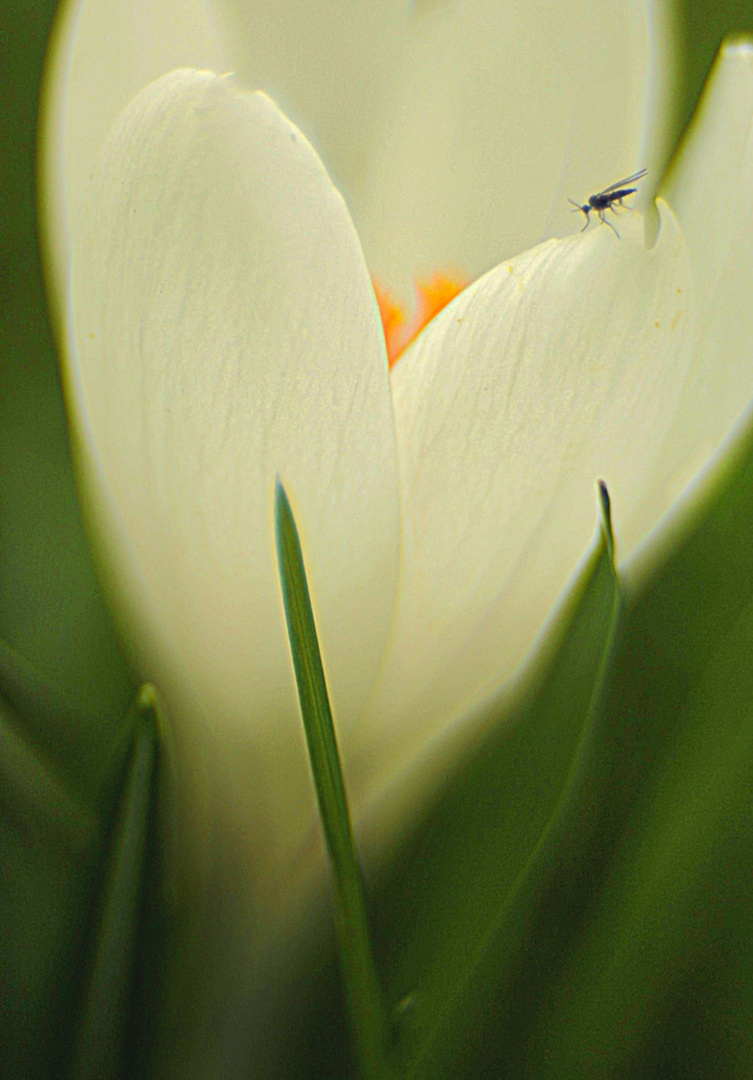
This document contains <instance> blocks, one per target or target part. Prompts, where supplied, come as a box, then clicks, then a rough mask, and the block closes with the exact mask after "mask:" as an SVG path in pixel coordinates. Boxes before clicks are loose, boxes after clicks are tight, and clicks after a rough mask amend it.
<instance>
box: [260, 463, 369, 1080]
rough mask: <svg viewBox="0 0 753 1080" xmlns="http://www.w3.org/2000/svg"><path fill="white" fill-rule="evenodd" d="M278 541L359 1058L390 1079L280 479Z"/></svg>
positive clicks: (325, 705) (313, 641)
mask: <svg viewBox="0 0 753 1080" xmlns="http://www.w3.org/2000/svg"><path fill="white" fill-rule="evenodd" d="M275 537H276V542H277V559H278V568H279V575H280V584H281V587H282V597H283V605H284V609H285V618H286V622H287V627H288V639H289V642H290V650H291V654H292V659H293V667H294V669H295V677H296V683H297V686H298V697H299V701H300V706H301V715H302V718H303V725H304V730H305V734H306V744H307V746H308V751H309V760H310V763H311V772H312V776H313V780H314V786H315V788H316V796H317V803H318V806H319V814H320V818H321V822H322V828H323V831H324V837H325V841H326V845H327V850H328V852H329V857H330V860H331V864H332V872H333V878H334V886H335V911H336V920H335V921H336V929H337V934H338V941H339V947H340V956H341V964H342V969H343V975H344V980H345V987H346V997H347V1004H348V1012H349V1015H350V1020H351V1027H352V1031H353V1038H354V1043H355V1051H356V1057H357V1059H358V1063H359V1068H360V1072H361V1075H362V1077H363V1078H364V1080H377V1078H384V1077H386V1076H387V1075H388V1069H387V1056H388V1050H389V1040H388V1026H387V1022H386V1018H385V1013H384V1007H383V1003H382V995H381V990H380V987H379V980H378V977H377V972H376V967H375V965H374V958H373V954H372V948H371V939H370V931H369V925H368V915H367V911H366V896H365V890H364V884H363V878H362V875H361V869H360V863H359V860H358V856H357V852H356V847H355V839H354V836H353V829H352V825H351V819H350V812H349V809H348V802H347V798H346V794H345V784H344V781H343V775H342V768H341V764H340V755H339V752H338V748H337V740H336V736H335V729H334V724H333V721H332V711H331V708H330V703H329V694H328V691H327V683H326V678H325V674H324V666H323V664H322V657H321V652H320V649H319V641H318V636H317V631H316V623H315V620H314V613H313V608H312V605H311V597H310V595H309V588H308V581H307V578H306V570H305V566H304V561H303V553H302V551H301V543H300V538H299V536H298V529H297V527H296V523H295V518H294V516H293V511H292V509H291V506H290V502H289V500H288V497H287V494H286V492H285V489H284V487H283V486H282V484H281V482H280V480H279V478H278V480H277V483H276V485H275Z"/></svg>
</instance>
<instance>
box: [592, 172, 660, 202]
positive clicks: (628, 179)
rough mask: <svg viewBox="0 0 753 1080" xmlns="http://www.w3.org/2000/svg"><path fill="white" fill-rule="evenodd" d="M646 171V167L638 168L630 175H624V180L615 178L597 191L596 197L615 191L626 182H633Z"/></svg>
mask: <svg viewBox="0 0 753 1080" xmlns="http://www.w3.org/2000/svg"><path fill="white" fill-rule="evenodd" d="M647 172H648V169H639V170H638V172H637V173H633V175H632V176H626V177H625V179H624V180H616V181H615V182H614V183H613V184H610V185H609V187H605V188H604V190H603V191H600V192H599V193H598V196H597V198H598V197H601V196H603V195H609V194H610V193H611V192H613V191H617V189H618V188H621V187H624V186H625V185H626V184H634V183H635V182H636V180H642V179H643V177H644V176H645V175H646V173H647Z"/></svg>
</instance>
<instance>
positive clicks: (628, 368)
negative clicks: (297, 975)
mask: <svg viewBox="0 0 753 1080" xmlns="http://www.w3.org/2000/svg"><path fill="white" fill-rule="evenodd" d="M594 25H598V40H595V39H594V35H593V34H592V33H591V32H590V28H591V27H593V26H594ZM660 29H661V28H660V20H658V19H654V24H653V26H652V27H649V25H648V23H647V17H646V14H645V4H644V3H643V2H642V0H641V2H638V0H635V2H628V3H625V4H622V5H620V6H619V7H618V8H617V9H615V7H614V6H613V5H610V4H606V3H596V2H591V3H586V2H581V3H576V4H572V3H570V4H567V5H563V4H559V3H555V2H554V0H551V2H549V3H543V2H542V3H540V4H531V3H530V2H528V3H521V2H512V0H510V2H507V3H500V2H499V0H488V2H487V0H479V2H478V3H475V4H474V3H465V4H456V3H439V2H437V3H427V4H423V5H421V4H415V5H413V6H410V5H406V4H405V3H404V2H402V0H401V2H400V3H398V2H397V0H390V2H384V3H380V4H377V5H352V4H351V3H350V2H349V0H348V2H345V0H337V2H335V0H328V2H324V0H322V2H320V3H291V4H287V5H283V4H276V5H267V4H258V3H257V4H247V5H241V4H240V3H235V2H233V0H216V2H214V3H212V4H206V5H205V4H203V3H201V2H200V0H192V2H191V0H181V2H178V0H172V2H166V0H165V2H161V3H157V2H155V0H150V2H149V3H147V2H146V0H127V2H123V0H119V2H118V3H115V2H113V0H82V2H79V3H76V4H71V5H70V6H69V9H68V10H67V12H66V14H65V16H64V18H63V21H62V22H61V28H60V33H59V39H58V43H57V47H56V50H55V52H54V54H53V59H52V63H51V68H50V75H49V79H48V92H47V102H48V111H47V123H46V135H45V144H44V149H45V158H44V164H45V178H46V179H45V201H46V234H47V235H46V239H47V248H48V253H49V263H50V272H51V279H52V282H53V293H54V296H53V301H54V307H55V308H56V314H57V318H58V322H59V326H60V333H61V337H62V340H63V343H64V352H65V377H66V383H67V392H68V400H69V405H70V409H71V413H72V418H73V424H74V428H75V436H76V449H77V456H78V459H79V463H80V468H81V473H82V479H83V484H84V492H85V496H86V499H87V503H88V507H89V512H90V515H91V518H92V522H93V525H94V530H95V534H96V536H97V539H98V542H99V544H100V545H101V547H102V549H103V554H104V562H105V564H106V567H107V571H108V573H109V575H110V577H111V580H112V582H113V588H114V590H115V591H116V595H117V596H118V597H119V601H120V604H121V605H122V609H123V610H124V611H125V615H124V619H125V621H126V623H127V625H128V629H129V632H130V635H131V640H132V641H133V643H134V648H135V650H136V652H137V654H138V656H139V659H140V661H141V663H142V664H143V666H144V670H145V672H146V674H148V675H149V676H150V677H151V678H153V679H155V680H156V681H157V682H158V683H159V684H160V685H161V686H162V688H163V689H164V691H165V693H166V695H167V699H168V702H169V704H170V707H171V715H172V724H173V727H174V730H175V734H176V741H177V745H178V746H179V747H182V748H183V754H184V759H183V763H182V766H181V767H182V768H183V769H186V770H189V771H190V770H191V769H195V770H196V771H197V772H200V771H201V768H202V767H206V769H207V770H208V772H209V774H210V775H212V776H214V777H215V778H217V776H221V777H222V781H223V784H224V783H227V791H225V790H223V791H219V792H218V791H215V792H213V793H212V797H213V798H215V799H216V800H217V801H218V802H219V801H222V800H223V799H225V798H226V799H227V801H228V802H229V803H230V804H231V805H232V806H238V807H242V808H243V815H242V819H240V818H238V817H236V821H237V820H242V822H243V824H242V826H238V825H236V828H238V829H240V830H241V831H242V832H243V833H244V834H245V833H247V834H248V835H247V836H244V837H243V838H242V843H243V845H244V846H245V847H246V850H247V852H248V855H249V862H250V863H251V862H253V865H254V866H255V868H256V874H255V889H256V895H257V896H258V897H260V898H262V899H264V898H266V899H268V900H272V901H274V902H275V903H278V902H279V900H280V894H279V882H280V875H281V874H283V873H284V872H286V868H289V866H290V863H291V859H292V857H293V853H294V852H296V851H297V850H298V848H299V846H300V843H301V840H302V838H303V837H304V835H305V834H306V832H307V830H308V829H309V828H310V826H311V822H312V820H313V817H312V797H311V794H310V783H309V780H308V777H307V764H306V760H305V755H304V750H303V740H302V736H301V732H300V720H299V716H298V709H297V704H296V698H295V692H294V685H293V679H292V675H291V668H290V660H289V654H288V646H287V642H286V638H285V632H284V620H283V616H282V611H281V605H280V599H279V590H278V585H277V580H276V566H275V555H274V540H273V529H272V509H273V503H272V500H273V486H274V479H275V476H276V474H278V473H279V474H280V476H281V478H282V480H283V482H284V484H285V486H286V488H287V490H288V492H289V494H290V496H291V500H292V502H293V506H294V509H295V512H296V516H297V519H298V524H299V528H300V530H301V534H302V538H303V544H304V551H305V555H306V559H307V565H308V571H309V575H310V580H311V586H312V591H313V595H314V601H315V605H316V610H317V617H318V621H319V627H320V632H321V639H322V647H323V651H324V658H325V664H326V667H327V672H328V676H329V681H330V684H331V692H332V696H333V703H334V710H335V715H336V721H337V723H338V726H339V731H340V734H341V739H342V742H343V746H344V751H345V756H346V761H347V763H348V765H349V769H350V780H351V784H352V790H353V794H354V797H355V801H356V804H357V805H359V804H362V803H363V802H364V801H365V800H366V799H367V798H370V797H371V796H372V795H373V794H374V793H375V792H377V791H378V790H379V789H380V788H381V787H382V785H383V784H384V783H385V782H386V781H387V780H388V779H389V777H390V776H392V777H394V776H395V775H397V774H398V773H400V771H401V770H402V769H404V768H405V767H406V766H407V764H408V763H409V762H411V761H413V760H414V759H415V757H416V755H417V754H418V753H419V751H420V750H421V748H422V747H425V746H426V745H427V744H428V743H429V742H430V741H431V740H432V739H434V740H436V739H437V738H438V737H439V736H440V735H441V734H442V733H443V732H446V731H447V730H448V728H449V727H450V726H451V725H452V724H453V722H454V721H457V720H458V719H459V718H461V717H462V716H464V715H466V714H467V713H468V712H469V710H471V709H472V708H474V707H475V706H477V705H478V704H479V702H480V701H481V700H483V698H484V697H485V696H486V695H488V694H490V693H492V692H495V691H496V690H498V689H499V686H500V685H501V684H502V683H503V682H504V681H505V680H507V679H509V678H510V677H511V676H512V675H513V674H514V672H515V671H516V669H518V667H519V665H520V664H521V663H522V661H523V660H524V659H525V657H526V655H527V654H528V652H529V651H530V649H531V646H532V644H533V642H534V640H535V639H536V636H537V634H539V633H540V631H541V628H542V626H543V625H544V624H545V622H546V619H547V615H548V613H549V612H550V611H551V610H552V607H553V605H554V604H555V603H556V601H557V599H558V597H559V596H561V594H562V592H563V589H564V588H565V587H566V585H567V583H568V581H569V579H571V577H572V575H573V574H574V572H575V571H576V568H577V566H578V564H579V561H580V560H581V558H582V556H583V554H584V552H585V551H586V549H587V547H588V544H589V541H590V538H591V536H592V533H593V529H594V519H595V513H594V497H593V485H594V481H595V479H596V478H597V477H603V478H604V479H605V480H606V482H607V483H608V485H609V489H610V492H611V494H612V498H613V505H614V512H615V522H616V528H617V536H618V542H619V553H620V556H621V558H622V559H623V560H627V561H628V563H629V564H632V565H634V566H635V568H636V572H637V571H638V570H640V572H644V570H645V566H650V565H651V560H652V559H654V558H655V557H656V551H657V549H658V547H660V546H661V545H662V544H663V543H665V542H666V538H667V537H668V536H670V535H671V533H672V530H673V528H675V523H674V517H675V516H676V513H677V512H679V511H678V504H677V501H676V500H677V498H678V496H679V495H680V494H681V493H682V492H683V490H685V489H686V485H687V484H688V482H689V481H690V480H692V478H693V477H694V476H696V475H697V474H698V473H699V470H702V469H704V468H705V469H706V471H707V472H708V471H709V470H710V469H712V467H713V465H714V460H715V458H714V455H715V454H716V453H717V451H718V450H719V448H720V447H721V446H722V445H723V443H724V441H725V439H727V438H732V437H734V435H733V434H732V435H731V434H730V433H733V431H734V426H735V423H736V421H738V420H739V418H740V416H741V414H742V412H743V410H744V408H745V403H746V402H747V401H748V400H749V399H750V398H751V395H752V394H753V364H751V362H750V348H749V342H750V340H751V334H750V327H749V325H748V323H749V321H750V319H751V318H752V317H753V315H751V307H750V305H749V304H748V303H747V301H746V295H747V290H748V289H749V288H750V285H751V282H753V273H752V271H753V267H752V266H751V254H752V253H751V240H752V239H753V230H752V229H751V223H750V213H751V200H750V194H749V193H750V190H751V185H750V177H751V169H753V150H752V149H751V143H750V138H749V135H750V130H751V126H750V125H751V116H752V115H753V57H752V55H751V51H750V50H749V48H748V47H747V46H744V45H740V46H737V47H732V48H729V49H728V50H727V51H726V53H725V54H724V56H723V59H722V60H721V61H720V64H719V68H718V70H717V72H716V74H715V76H714V80H713V83H712V88H711V90H710V92H709V95H708V101H707V104H706V105H705V107H704V109H703V110H702V112H701V116H700V119H699V121H698V122H697V124H696V127H695V129H694V134H693V137H692V138H691V139H690V140H689V142H688V144H687V146H686V149H685V150H684V152H683V156H682V158H681V160H680V163H679V165H678V166H677V167H676V169H675V171H674V173H673V175H672V184H671V187H670V188H669V189H668V191H667V192H666V196H667V200H668V201H659V204H658V207H659V213H658V235H657V238H656V241H655V243H653V246H647V244H646V242H645V240H644V228H643V224H644V220H643V217H642V216H641V215H640V214H638V213H635V214H630V215H629V214H625V215H623V216H622V217H621V219H620V223H619V225H618V228H619V230H620V234H621V235H620V238H619V239H618V238H617V237H616V236H615V235H614V234H613V232H612V231H611V230H610V229H607V228H602V227H592V228H591V230H590V231H588V232H587V233H585V234H584V235H582V236H581V235H578V234H576V235H573V236H566V238H564V239H552V240H548V241H546V242H545V243H543V244H541V245H540V246H538V247H534V248H533V249H532V250H529V251H527V252H526V253H525V254H523V255H515V252H516V251H518V250H520V249H522V248H524V247H526V246H529V245H531V244H533V243H535V242H536V241H537V240H538V239H539V238H540V237H541V236H542V234H545V233H546V232H547V230H548V229H550V228H554V229H555V230H556V231H558V232H566V231H570V230H571V228H572V223H573V220H574V219H572V218H570V216H569V213H568V211H569V207H567V204H566V202H565V200H564V195H566V194H573V195H577V196H579V197H582V198H585V197H587V196H588V194H589V193H590V192H591V191H593V190H595V189H597V188H599V187H602V186H604V185H605V184H606V183H608V182H610V181H612V180H615V179H616V178H618V177H619V176H621V175H627V174H628V173H630V172H631V171H634V170H635V169H637V168H638V167H639V166H641V165H648V166H649V167H650V168H651V173H652V175H653V176H654V178H656V177H657V176H658V175H659V174H660V173H661V171H662V165H663V159H662V153H663V150H662V147H663V140H662V136H661V130H660V122H657V119H656V118H657V115H659V116H661V115H662V110H666V109H667V108H668V102H667V99H666V95H665V94H664V93H663V91H662V86H663V85H664V84H663V83H662V80H661V79H659V78H658V77H657V75H656V72H661V71H663V70H665V69H664V68H663V66H662V65H664V64H666V62H667V61H666V50H664V49H663V48H661V41H662V40H663V38H662V34H661V32H660ZM186 64H190V65H197V64H198V65H202V66H203V65H206V64H210V65H212V66H213V67H214V68H215V70H219V71H223V70H226V69H227V68H229V67H231V66H232V67H233V68H234V69H235V70H236V71H237V72H238V75H237V77H236V78H229V77H226V76H217V75H214V74H211V73H209V72H207V71H199V70H196V69H195V67H191V68H187V67H185V66H184V65H186ZM176 65H180V66H179V68H178V69H177V70H172V69H175V68H176ZM244 82H245V83H247V84H249V85H253V86H262V87H263V88H265V89H267V90H269V91H271V92H272V93H273V95H274V96H275V98H276V99H277V100H278V101H279V102H281V103H282V105H283V106H284V107H285V109H286V111H287V112H288V113H289V114H290V115H292V116H293V117H294V119H295V120H296V121H298V123H299V124H300V125H301V129H299V127H297V126H295V125H294V124H293V123H292V122H291V121H290V120H288V119H287V117H286V115H284V114H283V113H282V112H281V111H280V109H279V108H278V106H277V105H276V104H274V103H273V101H272V100H271V99H270V98H269V97H267V96H266V95H265V94H263V93H250V92H246V91H245V90H243V89H242V86H243V84H244ZM302 130H305V131H306V133H307V135H309V136H311V137H314V138H316V140H317V143H318V145H319V146H320V147H321V150H322V154H323V156H324V160H325V161H326V163H327V166H328V167H330V168H331V170H332V174H333V175H334V176H335V177H336V178H337V180H338V182H339V184H340V185H341V186H342V189H343V190H344V192H345V193H346V196H347V198H348V205H347V206H346V203H345V202H344V201H343V199H342V198H341V196H340V194H339V192H338V189H337V188H336V187H335V186H334V185H333V182H332V180H331V179H330V176H329V175H328V172H327V169H326V168H325V166H324V165H323V164H322V161H321V160H320V158H319V157H318V156H317V153H316V152H315V151H314V149H313V148H312V145H311V144H310V143H309V141H308V140H307V137H306V136H305V135H304V134H302ZM553 200H554V202H553ZM553 205H555V207H556V209H555V211H554V212H553V213H552V212H551V207H552V206H553ZM349 208H350V209H349ZM560 208H561V209H560ZM351 212H352V214H353V220H355V223H356V226H357V229H356V227H354V224H353V220H352V219H351V216H350V213H351ZM357 230H358V231H357ZM651 231H652V230H651V229H649V233H651ZM500 260H504V261H501V262H500ZM446 265H452V266H458V267H460V268H462V269H464V270H466V271H468V272H469V273H470V274H471V275H476V274H479V273H481V272H482V271H485V270H487V269H488V267H490V266H492V267H494V268H493V269H491V270H490V271H489V272H488V273H486V274H485V275H484V276H482V277H480V278H478V280H476V281H475V283H474V284H473V285H472V286H470V287H469V288H468V289H467V290H465V291H464V292H463V293H462V294H461V295H460V296H459V297H458V298H457V300H456V301H455V302H454V303H453V304H451V305H450V306H449V307H447V308H445V310H444V311H443V312H442V313H441V314H440V315H439V316H438V317H437V318H436V319H435V320H434V321H433V322H432V323H431V324H430V325H429V327H428V328H427V329H426V330H425V332H424V333H423V334H422V335H421V336H420V337H419V338H418V339H417V341H416V342H415V344H414V345H413V346H412V347H410V348H409V349H408V351H407V352H406V354H405V355H404V356H403V357H402V358H401V359H400V361H399V362H398V364H397V365H396V367H395V368H394V370H393V373H392V375H391V376H390V374H389V372H388V367H387V358H386V353H385V343H384V337H383V332H382V327H381V324H380V319H379V313H378V309H377V305H376V302H375V298H374V293H373V289H372V285H371V281H370V273H376V274H377V275H378V276H379V277H380V278H381V279H382V280H387V281H388V282H390V283H395V284H397V285H398V286H400V285H402V284H403V283H404V282H405V281H406V280H408V279H409V278H410V277H411V276H413V275H416V274H418V275H420V274H421V273H423V272H425V271H426V270H428V269H431V268H434V267H437V266H439V267H442V266H446ZM700 497H701V496H700V495H697V494H696V496H695V498H696V500H697V499H698V498H700ZM673 508H674V514H673ZM668 515H669V516H668ZM641 560H643V562H641ZM194 750H198V751H200V752H199V753H194V752H193V751H194ZM197 761H198V762H199V764H198V765H197V764H195V763H196V762H197ZM218 762H219V763H221V769H220V765H219V764H218ZM192 763H194V764H192ZM216 769H220V772H219V773H218V772H216V771H214V770H216ZM260 902H261V901H260Z"/></svg>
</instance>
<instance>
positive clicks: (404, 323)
mask: <svg viewBox="0 0 753 1080" xmlns="http://www.w3.org/2000/svg"><path fill="white" fill-rule="evenodd" d="M469 282H470V279H469V278H467V277H465V276H464V275H462V274H452V275H450V274H434V275H433V276H432V277H431V278H428V279H426V280H424V281H418V282H416V286H415V294H416V304H415V309H414V311H413V314H412V316H411V318H410V319H409V318H408V317H407V315H406V312H405V308H404V307H403V306H402V305H401V304H399V303H398V301H397V300H395V298H394V297H393V296H392V295H391V293H389V292H388V291H387V289H385V288H384V287H383V286H382V285H380V284H379V282H377V281H374V292H375V293H376V298H377V303H378V305H379V314H380V315H381V316H382V326H383V327H384V339H385V341H386V343H387V358H388V360H389V364H390V368H393V367H394V366H395V364H396V363H397V362H398V360H399V359H400V357H401V356H402V354H403V353H404V352H405V350H406V349H407V348H408V346H409V345H410V344H411V342H412V341H414V340H415V338H417V337H418V335H419V334H420V333H421V331H422V330H423V329H424V327H425V326H426V325H427V324H428V323H430V322H431V320H432V319H433V318H434V316H435V315H438V314H439V312H440V311H441V310H442V308H443V307H446V306H447V304H449V302H450V300H454V299H455V297H456V296H457V295H458V293H460V292H462V291H463V289H464V288H465V287H466V285H468V284H469Z"/></svg>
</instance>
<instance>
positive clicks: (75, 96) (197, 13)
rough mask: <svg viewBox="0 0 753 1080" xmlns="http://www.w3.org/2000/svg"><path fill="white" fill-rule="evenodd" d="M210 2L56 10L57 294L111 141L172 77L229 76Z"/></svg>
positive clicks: (53, 259)
mask: <svg viewBox="0 0 753 1080" xmlns="http://www.w3.org/2000/svg"><path fill="white" fill-rule="evenodd" d="M222 53H223V50H222V42H221V38H220V28H219V26H218V24H217V20H216V19H215V17H214V15H213V13H212V11H211V10H210V6H209V3H208V0H160V2H159V3H155V2H154V0H70V2H68V3H63V4H61V7H60V12H59V14H58V17H57V23H56V26H55V33H54V37H53V42H52V45H51V49H50V55H49V57H48V60H47V71H46V76H45V92H44V108H43V114H42V115H43V130H42V146H43V155H42V166H43V170H44V175H43V185H42V190H43V195H44V203H45V206H44V211H45V216H46V218H47V225H48V228H47V229H46V230H45V244H46V254H47V256H48V263H49V269H50V272H51V274H52V278H53V282H52V283H53V285H54V286H55V288H56V291H57V294H58V296H61V295H62V294H63V290H64V288H65V282H66V280H67V277H68V263H69V260H70V240H69V237H70V234H71V230H72V229H74V228H75V227H76V223H77V222H78V221H79V220H80V218H81V216H82V214H85V212H86V204H85V201H84V199H85V192H86V190H87V181H88V178H89V177H90V176H91V174H92V172H93V170H94V168H95V166H96V162H97V159H98V156H99V153H100V151H101V149H102V144H103V142H104V140H105V137H106V135H107V132H108V131H109V130H110V127H111V125H112V124H113V123H114V121H115V118H116V117H117V116H118V114H119V113H120V112H121V111H122V109H124V108H125V107H126V105H127V104H128V102H129V101H131V99H132V98H133V97H135V95H136V94H137V93H138V92H139V91H140V90H142V89H143V87H145V86H146V85H147V83H150V82H152V81H153V80H154V79H156V78H158V77H159V76H160V75H164V73H165V72H166V71H170V70H171V69H173V68H176V67H185V66H192V67H207V68H214V69H215V70H219V71H223V70H227V66H228V65H227V64H226V63H223V55H222Z"/></svg>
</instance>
